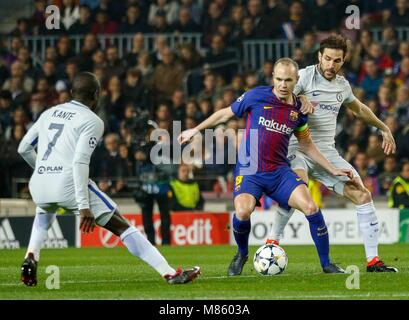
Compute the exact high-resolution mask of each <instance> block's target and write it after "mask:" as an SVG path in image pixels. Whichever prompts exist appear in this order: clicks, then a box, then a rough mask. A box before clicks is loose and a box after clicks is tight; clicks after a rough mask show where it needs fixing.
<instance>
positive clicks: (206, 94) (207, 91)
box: [197, 73, 220, 103]
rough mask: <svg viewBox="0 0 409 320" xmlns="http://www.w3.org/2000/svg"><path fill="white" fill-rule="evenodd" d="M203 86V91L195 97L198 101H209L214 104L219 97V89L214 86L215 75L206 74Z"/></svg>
mask: <svg viewBox="0 0 409 320" xmlns="http://www.w3.org/2000/svg"><path fill="white" fill-rule="evenodd" d="M203 86H204V88H203V90H202V91H201V92H200V93H199V94H198V96H197V98H198V100H199V101H200V100H202V99H210V100H211V101H212V102H213V103H214V102H215V100H216V99H217V98H218V96H219V95H220V88H218V87H217V85H216V75H215V74H214V73H209V74H206V75H205V77H204V80H203Z"/></svg>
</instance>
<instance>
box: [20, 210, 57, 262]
mask: <svg viewBox="0 0 409 320" xmlns="http://www.w3.org/2000/svg"><path fill="white" fill-rule="evenodd" d="M55 217H56V214H55V213H37V214H36V216H35V218H34V222H33V227H32V229H31V236H30V242H29V244H28V248H27V252H26V255H25V257H26V258H27V256H28V254H29V253H30V252H31V253H33V254H34V259H35V260H36V261H40V250H41V247H42V246H43V244H44V241H45V240H46V239H47V235H48V229H50V227H51V225H52V224H53V222H54V220H55Z"/></svg>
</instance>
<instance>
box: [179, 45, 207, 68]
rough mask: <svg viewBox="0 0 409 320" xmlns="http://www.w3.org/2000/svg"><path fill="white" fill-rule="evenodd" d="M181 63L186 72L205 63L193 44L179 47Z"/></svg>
mask: <svg viewBox="0 0 409 320" xmlns="http://www.w3.org/2000/svg"><path fill="white" fill-rule="evenodd" d="M179 61H180V63H181V64H182V66H183V68H184V69H185V71H189V70H192V69H196V68H199V67H200V66H201V65H202V63H203V57H202V56H201V55H200V53H199V52H198V51H197V49H196V48H195V46H194V45H193V44H192V43H182V44H180V45H179Z"/></svg>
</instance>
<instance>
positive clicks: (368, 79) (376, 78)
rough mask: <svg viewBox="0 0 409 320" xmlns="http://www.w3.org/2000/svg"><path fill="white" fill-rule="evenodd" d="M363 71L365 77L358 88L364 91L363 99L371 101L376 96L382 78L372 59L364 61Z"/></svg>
mask: <svg viewBox="0 0 409 320" xmlns="http://www.w3.org/2000/svg"><path fill="white" fill-rule="evenodd" d="M365 70H366V76H365V77H364V78H363V80H362V82H361V83H360V86H361V87H362V88H363V89H364V90H365V98H367V99H371V98H373V97H374V96H376V94H377V92H378V89H379V87H380V85H381V84H382V82H383V77H382V76H381V75H380V72H379V69H378V66H377V64H376V63H375V60H373V59H367V60H366V61H365Z"/></svg>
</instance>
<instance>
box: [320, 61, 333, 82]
mask: <svg viewBox="0 0 409 320" xmlns="http://www.w3.org/2000/svg"><path fill="white" fill-rule="evenodd" d="M318 70H319V72H320V73H321V75H322V76H323V77H324V78H325V79H327V80H329V81H331V80H333V79H334V78H335V77H336V76H337V73H338V72H336V71H335V69H334V68H332V69H325V70H324V69H323V68H322V64H321V62H320V63H319V64H318ZM325 71H332V72H333V74H334V75H333V76H332V77H331V78H327V77H326V76H325Z"/></svg>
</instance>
